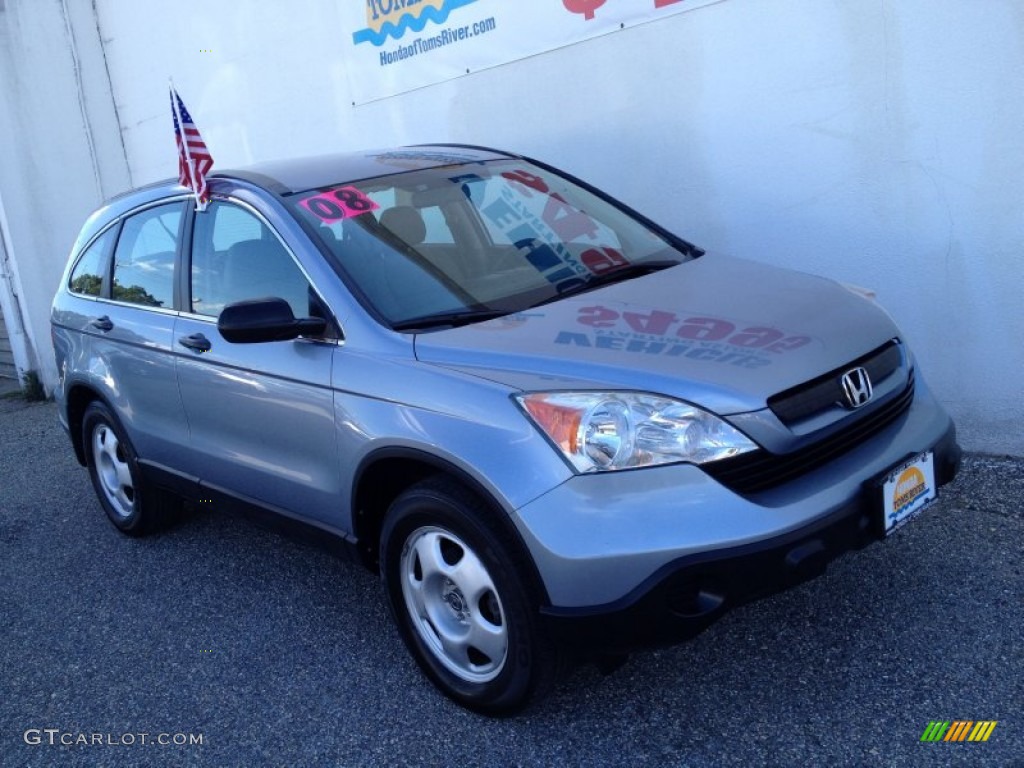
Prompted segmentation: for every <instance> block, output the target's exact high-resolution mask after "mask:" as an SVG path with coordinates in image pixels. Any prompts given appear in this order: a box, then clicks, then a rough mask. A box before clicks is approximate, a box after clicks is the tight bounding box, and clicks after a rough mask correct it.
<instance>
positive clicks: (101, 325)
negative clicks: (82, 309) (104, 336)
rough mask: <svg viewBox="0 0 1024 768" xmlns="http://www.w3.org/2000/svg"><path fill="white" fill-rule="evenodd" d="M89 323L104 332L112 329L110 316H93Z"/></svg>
mask: <svg viewBox="0 0 1024 768" xmlns="http://www.w3.org/2000/svg"><path fill="white" fill-rule="evenodd" d="M89 325H91V326H92V327H93V328H96V329H98V330H101V331H103V332H104V333H106V332H107V331H110V330H113V328H114V324H113V323H112V322H110V318H109V317H107V316H106V315H103V317H95V318H93V319H92V320H90V321H89Z"/></svg>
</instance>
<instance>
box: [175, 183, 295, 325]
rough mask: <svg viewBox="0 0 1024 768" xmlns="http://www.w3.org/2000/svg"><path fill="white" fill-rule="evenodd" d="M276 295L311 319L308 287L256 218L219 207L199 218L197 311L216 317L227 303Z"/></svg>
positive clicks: (195, 235) (195, 246) (194, 258)
mask: <svg viewBox="0 0 1024 768" xmlns="http://www.w3.org/2000/svg"><path fill="white" fill-rule="evenodd" d="M269 296H276V297H278V298H282V299H284V300H285V301H287V302H288V304H289V305H290V306H291V308H292V314H294V315H295V316H296V317H309V315H310V314H311V310H310V291H309V282H308V281H307V280H306V277H305V275H303V274H302V270H300V269H299V267H298V265H297V264H296V263H295V261H294V260H293V259H292V257H291V254H290V253H289V252H288V250H287V249H286V248H285V247H284V246H283V245H282V244H281V241H280V240H278V239H277V237H276V236H275V235H274V233H273V232H271V231H270V229H269V228H268V227H267V225H266V224H264V223H263V222H262V221H261V220H260V219H259V218H258V217H257V216H255V215H253V214H252V213H250V212H249V211H247V210H245V209H244V208H240V207H239V206H237V205H232V204H231V203H225V202H215V203H213V204H212V205H210V206H209V207H208V208H207V209H206V211H205V212H204V213H200V214H197V215H196V223H195V231H194V233H193V237H192V311H193V312H195V313H196V314H199V315H207V316H209V317H217V316H218V315H219V314H220V313H221V310H222V309H224V307H225V306H227V305H228V304H233V303H234V302H236V301H245V300H246V299H260V298H266V297H269Z"/></svg>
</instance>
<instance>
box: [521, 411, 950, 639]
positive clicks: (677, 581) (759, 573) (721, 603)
mask: <svg viewBox="0 0 1024 768" xmlns="http://www.w3.org/2000/svg"><path fill="white" fill-rule="evenodd" d="M932 450H933V451H934V454H935V473H936V482H937V483H938V484H939V485H940V486H941V485H944V484H946V483H948V482H949V481H951V480H952V479H953V478H954V477H955V476H956V473H957V471H958V470H959V467H960V457H961V451H960V447H959V445H957V442H956V430H955V428H954V427H953V425H952V424H950V425H949V428H948V429H947V431H946V433H945V434H944V435H943V437H942V439H941V440H939V442H938V443H936V444H935V445H934V446H932ZM875 493H876V489H875V488H874V487H872V486H868V485H865V487H864V489H863V492H862V493H861V494H859V495H858V496H857V497H856V498H855V499H853V500H851V501H850V502H849V503H848V504H846V505H845V506H843V507H841V508H840V509H838V510H836V511H834V512H833V513H832V514H830V515H828V516H827V517H826V518H824V519H821V520H818V521H816V522H815V523H812V524H809V525H806V526H804V527H802V528H799V529H797V530H793V531H790V532H788V533H786V534H784V535H781V536H777V537H773V538H771V539H767V540H763V541H758V542H754V543H751V544H746V545H742V546H738V547H732V548H729V549H721V550H716V551H713V552H702V553H699V554H694V555H689V556H684V557H681V558H679V559H677V560H674V561H673V562H670V563H667V564H666V565H664V566H663V567H661V568H659V569H658V571H656V572H655V573H654V574H652V575H651V576H650V577H649V578H647V579H646V580H645V581H644V582H643V583H641V584H640V585H639V586H637V587H636V588H634V589H633V590H632V591H631V592H630V593H629V594H627V595H625V596H624V597H622V598H620V599H619V600H616V601H614V602H612V603H608V604H605V605H600V606H591V607H583V608H558V607H546V608H543V609H542V610H541V613H542V615H543V618H544V621H545V622H546V624H547V628H548V631H549V634H550V636H551V637H552V638H553V639H555V640H556V641H558V642H561V643H562V644H565V645H568V646H570V647H573V648H578V649H589V650H598V651H625V650H629V649H630V648H634V647H637V646H644V645H658V644H665V643H671V642H677V641H682V640H686V639H688V638H691V637H693V636H694V635H696V634H698V633H700V632H701V631H703V630H704V629H706V628H707V627H708V626H709V625H710V624H712V623H713V622H715V621H716V620H718V619H719V618H720V617H721V616H722V614H724V613H725V612H726V611H728V610H729V609H731V608H735V607H737V606H739V605H742V604H744V603H747V602H750V601H751V600H754V599H757V598H760V597H765V596H767V595H770V594H773V593H775V592H779V591H782V590H785V589H788V588H790V587H792V586H794V585H796V584H799V583H801V582H803V581H807V580H808V579H811V578H814V577H815V576H818V575H820V574H821V573H823V572H824V570H825V566H826V565H827V564H828V563H829V562H831V561H832V560H834V559H836V558H837V557H839V556H840V555H842V554H843V553H845V552H848V551H850V550H853V549H859V548H861V547H863V546H865V545H867V544H869V543H870V542H872V541H875V540H877V539H879V538H880V537H881V535H880V533H879V532H878V529H877V526H876V524H875V516H874V514H873V513H874V511H875V505H874V498H875Z"/></svg>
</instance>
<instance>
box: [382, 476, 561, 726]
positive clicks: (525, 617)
mask: <svg viewBox="0 0 1024 768" xmlns="http://www.w3.org/2000/svg"><path fill="white" fill-rule="evenodd" d="M493 514H495V513H494V512H493V511H492V510H491V509H490V508H489V507H488V506H487V505H486V504H484V503H483V502H482V501H481V500H480V499H479V498H478V497H476V496H474V495H473V494H472V493H470V492H468V491H467V490H466V489H465V488H463V487H462V486H459V485H457V484H456V483H453V482H450V481H448V480H447V479H444V478H434V479H432V480H427V481H425V482H422V483H419V484H417V485H415V486H413V487H412V488H410V489H408V490H407V491H405V492H404V493H403V494H401V495H400V496H399V497H398V498H397V499H396V500H395V502H394V503H393V504H392V505H391V508H390V510H389V511H388V515H387V518H386V520H385V522H384V529H383V531H382V534H381V554H382V557H381V569H382V575H383V577H384V584H385V587H386V589H387V593H388V598H389V602H390V606H391V612H392V615H393V616H394V619H395V622H396V624H397V625H398V628H399V632H400V634H401V636H402V639H403V641H404V642H405V644H406V646H407V647H408V648H409V650H410V651H411V652H412V654H413V656H414V657H415V659H416V661H417V663H418V664H419V665H420V667H421V668H422V669H423V671H424V672H425V673H426V674H427V676H428V677H429V678H430V679H431V680H432V681H433V682H434V684H435V685H437V687H438V688H440V689H441V691H443V692H444V693H445V694H446V695H447V696H449V697H451V698H452V699H454V700H455V701H457V702H459V703H460V704H462V705H463V706H466V707H468V708H470V709H473V710H476V711H478V712H481V713H484V714H489V715H508V714H512V713H514V712H517V711H519V710H520V709H522V708H523V707H525V706H526V705H527V704H528V703H530V701H531V700H535V699H537V698H539V697H540V695H541V694H542V692H544V691H545V690H546V689H547V687H548V686H550V685H551V683H552V682H553V681H554V677H555V672H556V670H557V667H558V664H557V653H556V651H555V649H554V647H553V646H551V645H550V644H549V643H548V642H547V641H546V639H545V638H544V637H543V636H542V633H541V631H540V628H539V626H538V614H537V599H536V595H535V593H534V591H533V590H531V589H530V588H529V587H528V585H527V584H526V583H524V574H525V572H526V569H525V567H524V565H525V564H523V563H522V562H520V560H519V558H517V557H516V556H515V554H514V553H513V551H512V550H511V549H510V548H509V547H508V546H506V545H505V544H504V543H503V542H502V540H501V538H500V536H499V535H498V534H497V532H496V531H497V530H498V529H497V525H496V524H495V523H494V522H492V521H490V520H489V516H490V515H493Z"/></svg>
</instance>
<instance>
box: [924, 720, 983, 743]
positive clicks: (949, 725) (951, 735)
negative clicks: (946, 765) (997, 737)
mask: <svg viewBox="0 0 1024 768" xmlns="http://www.w3.org/2000/svg"><path fill="white" fill-rule="evenodd" d="M998 722H999V721H998V720H978V721H974V720H954V721H952V722H950V721H949V720H932V721H931V722H930V723H928V727H927V728H925V729H924V733H922V734H921V741H988V737H989V736H991V735H992V731H994V730H995V728H996V723H998Z"/></svg>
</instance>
